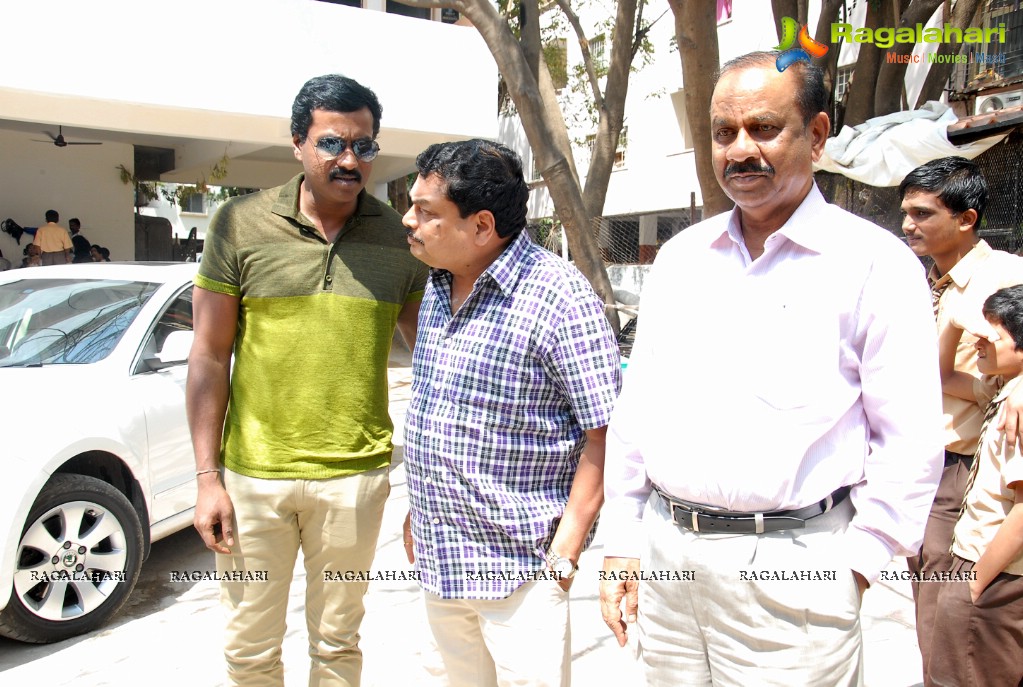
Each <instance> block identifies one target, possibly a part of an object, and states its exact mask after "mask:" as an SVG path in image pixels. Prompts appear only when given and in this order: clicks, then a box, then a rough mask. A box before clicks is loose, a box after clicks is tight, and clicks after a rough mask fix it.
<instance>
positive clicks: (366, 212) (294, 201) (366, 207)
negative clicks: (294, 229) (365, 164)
mask: <svg viewBox="0 0 1023 687" xmlns="http://www.w3.org/2000/svg"><path fill="white" fill-rule="evenodd" d="M303 179H305V173H301V172H300V173H299V174H296V175H295V176H294V177H292V178H291V180H290V181H288V183H286V184H284V185H283V186H281V191H280V193H278V194H277V201H276V202H274V205H273V208H272V210H271V211H272V212H273V213H274V214H276V215H280V216H281V217H287V218H288V219H292V220H294V221H295V222H297V223H299V224H301V225H302V226H304V227H310V228H313V229H315V225H313V223H312V222H310V221H309V218H308V217H306V216H305V215H303V214H302V211H301V210H300V209H299V207H298V201H299V196H300V195H301V191H302V180H303ZM380 214H382V212H381V209H380V201H378V200H377V199H376V198H374V197H373V196H371V195H369V194H368V193H366V189H362V190H361V191H359V196H358V204H357V205H356V206H355V214H354V215H352V217H351V219H349V221H351V220H352V219H355V218H356V217H367V216H371V215H380Z"/></svg>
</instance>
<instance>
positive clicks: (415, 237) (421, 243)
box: [405, 229, 425, 245]
mask: <svg viewBox="0 0 1023 687" xmlns="http://www.w3.org/2000/svg"><path fill="white" fill-rule="evenodd" d="M405 233H406V234H408V237H409V238H410V239H412V240H413V241H415V242H416V243H418V244H420V245H425V244H424V243H423V240H422V239H421V238H419V237H418V236H416V235H415V232H413V231H412V230H411V229H406V230H405Z"/></svg>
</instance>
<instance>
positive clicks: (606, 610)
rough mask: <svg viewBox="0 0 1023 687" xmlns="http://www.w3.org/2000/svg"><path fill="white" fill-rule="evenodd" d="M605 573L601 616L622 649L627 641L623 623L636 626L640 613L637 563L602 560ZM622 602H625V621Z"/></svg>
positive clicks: (614, 559) (601, 588) (634, 559)
mask: <svg viewBox="0 0 1023 687" xmlns="http://www.w3.org/2000/svg"><path fill="white" fill-rule="evenodd" d="M604 573H605V574H604V579H602V580H601V581H600V613H601V615H603V616H604V622H605V623H607V626H608V627H610V628H611V631H612V632H614V634H615V638H616V639H617V640H618V646H625V644H626V643H627V642H628V641H629V638H628V635H627V633H626V630H627V624H626V623H627V622H628V623H634V622H636V613H637V612H638V611H639V581H638V578H639V559H638V558H611V557H605V558H604ZM622 578H625V579H622ZM628 578H633V579H628ZM622 599H624V600H625V619H624V620H623V619H622Z"/></svg>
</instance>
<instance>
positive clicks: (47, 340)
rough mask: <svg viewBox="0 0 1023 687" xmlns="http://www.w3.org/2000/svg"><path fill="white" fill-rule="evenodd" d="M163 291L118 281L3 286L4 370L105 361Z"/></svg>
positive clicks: (0, 361) (0, 335) (0, 351)
mask: <svg viewBox="0 0 1023 687" xmlns="http://www.w3.org/2000/svg"><path fill="white" fill-rule="evenodd" d="M158 287H159V284H153V283H149V282H137V281H124V280H113V279H95V280H81V279H22V280H19V281H15V282H11V283H8V284H0V367H27V366H35V365H57V364H83V363H94V362H96V361H98V360H102V359H103V358H105V357H107V355H109V354H110V351H112V350H113V349H114V346H116V345H117V342H118V341H120V340H121V336H122V335H123V334H124V332H125V330H127V328H128V326H129V325H131V323H132V321H133V320H134V319H135V317H136V316H137V315H138V313H139V310H140V309H141V308H142V306H143V305H144V304H145V302H146V301H147V300H149V297H150V296H152V295H153V292H154V291H156V289H157V288H158Z"/></svg>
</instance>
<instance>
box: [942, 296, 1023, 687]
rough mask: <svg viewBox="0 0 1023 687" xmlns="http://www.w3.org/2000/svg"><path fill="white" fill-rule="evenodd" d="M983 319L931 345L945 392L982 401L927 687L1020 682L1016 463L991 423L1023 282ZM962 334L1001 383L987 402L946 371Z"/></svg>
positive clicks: (1008, 387)
mask: <svg viewBox="0 0 1023 687" xmlns="http://www.w3.org/2000/svg"><path fill="white" fill-rule="evenodd" d="M982 314H983V315H984V320H979V319H978V320H977V321H975V322H969V323H958V322H955V323H953V325H955V326H953V327H949V329H948V330H946V332H944V333H943V335H942V337H941V339H940V340H939V342H938V349H939V364H940V368H941V378H942V390H943V391H944V392H945V393H947V394H950V395H953V396H957V397H959V398H963V399H971V400H972V399H976V400H977V402H978V403H980V404H981V405H984V403H985V402H988V401H989V403H988V406H987V412H986V413H985V420H984V425H983V426H982V428H981V437H980V443H979V445H978V447H977V453H976V455H975V456H974V459H973V465H972V469H971V472H970V475H969V478H968V481H967V488H966V496H965V499H964V502H963V510H962V513H961V514H960V516H959V520H958V522H957V523H956V526H955V532H954V535H953V539H952V542H951V544H952V546H951V552H952V555H953V559H954V562H953V566H952V570H951V571H950V573H951V574H950V580H949V581H948V582H943V583H940V584H942V587H941V589H940V590H939V592H938V602H937V603H938V607H937V613H936V616H935V633H934V637H933V639H932V645H931V656H930V661H929V664H928V666H927V671H926V673H925V676H924V680H925V684H926V685H965V684H980V685H1019V684H1023V645H1021V643H1020V641H1019V631H1020V630H1019V628H1020V627H1023V457H1020V455H1019V454H1020V451H1019V447H1018V446H1017V444H1016V443H1015V442H1011V443H1010V442H1008V441H1006V438H1005V434H1004V433H1003V432H1001V431H999V429H998V426H997V425H998V423H997V417H998V414H999V411H1000V410H1001V405H1002V402H1003V401H1004V400H1005V398H1006V397H1007V396H1008V395H1009V394H1010V393H1011V392H1012V390H1013V389H1014V388H1015V387H1016V386H1017V385H1018V384H1019V383H1020V379H1021V376H1020V375H1021V373H1023V285H1021V286H1012V287H1009V288H1004V289H999V290H998V291H996V292H995V293H993V294H992V295H991V296H989V297H988V298H987V300H985V301H984V306H983V309H982ZM964 328H965V329H967V330H969V331H970V332H971V333H973V334H975V335H976V336H977V337H978V340H977V343H976V347H977V366H978V368H979V369H980V371H981V373H983V374H984V375H985V377H986V378H990V377H995V376H997V377H1000V378H1001V381H1002V385H1001V388H999V389H998V390H997V392H996V393H995V394H994V397H993V398H991V391H990V389H991V385H989V384H984V383H983V380H977V379H975V378H974V377H972V376H970V375H968V374H966V373H963V372H958V371H956V370H955V369H954V368H953V366H954V361H955V350H956V347H957V345H958V343H959V339H960V337H961V336H962V333H963V329H964ZM996 388H997V386H996Z"/></svg>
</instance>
